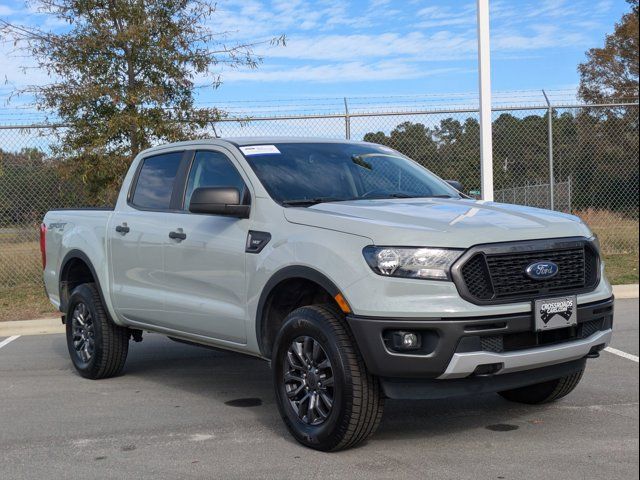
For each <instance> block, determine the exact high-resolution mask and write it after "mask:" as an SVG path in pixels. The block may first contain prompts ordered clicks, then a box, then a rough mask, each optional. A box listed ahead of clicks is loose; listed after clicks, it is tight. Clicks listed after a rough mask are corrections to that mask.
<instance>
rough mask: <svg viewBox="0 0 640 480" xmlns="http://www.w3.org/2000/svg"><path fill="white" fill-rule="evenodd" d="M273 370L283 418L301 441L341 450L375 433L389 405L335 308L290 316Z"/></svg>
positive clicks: (322, 307)
mask: <svg viewBox="0 0 640 480" xmlns="http://www.w3.org/2000/svg"><path fill="white" fill-rule="evenodd" d="M272 365H273V375H274V377H273V380H274V386H275V393H276V400H277V402H278V408H279V410H280V414H281V416H282V418H283V420H284V422H285V424H286V426H287V428H288V429H289V431H290V432H291V434H292V435H293V436H294V437H295V439H296V440H297V441H298V442H300V443H302V444H303V445H305V446H307V447H311V448H314V449H316V450H322V451H336V450H342V449H345V448H349V447H353V446H355V445H357V444H359V443H361V442H363V441H364V440H366V439H367V438H368V437H369V436H370V435H372V434H373V433H374V432H375V430H376V428H377V427H378V424H379V423H380V419H381V418H382V410H383V405H384V399H383V397H382V395H381V391H380V385H379V382H378V379H377V378H376V377H374V376H372V375H371V374H369V373H368V372H367V369H366V366H365V365H364V361H363V360H362V357H361V356H360V352H359V351H358V349H357V346H356V344H355V341H354V339H353V336H352V335H351V332H350V331H349V330H348V329H347V327H346V325H345V323H344V316H343V315H342V314H341V313H340V312H339V311H338V310H337V309H336V308H334V307H333V306H331V305H314V306H309V307H302V308H299V309H297V310H295V311H293V312H292V313H291V314H289V316H288V317H287V318H286V319H285V322H284V325H283V326H282V328H281V330H280V332H279V334H278V337H277V339H276V342H275V346H274V351H273V359H272Z"/></svg>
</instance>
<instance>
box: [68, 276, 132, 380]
mask: <svg viewBox="0 0 640 480" xmlns="http://www.w3.org/2000/svg"><path fill="white" fill-rule="evenodd" d="M66 319H67V320H66V333H67V348H68V350H69V355H70V357H71V361H72V362H73V366H74V367H75V368H76V370H77V371H78V373H80V375H82V376H83V377H85V378H92V379H99V378H107V377H113V376H115V375H117V374H119V373H120V372H121V371H122V368H123V367H124V364H125V361H126V359H127V353H128V351H129V331H128V330H127V329H126V328H123V327H120V326H118V325H116V324H114V323H113V322H112V321H111V320H110V319H109V318H108V317H107V313H106V311H105V308H104V305H103V304H102V300H101V299H100V294H99V293H98V289H97V288H96V286H95V284H93V283H85V284H82V285H79V286H78V287H76V288H75V289H74V290H73V293H72V294H71V296H70V297H69V304H68V309H67V317H66Z"/></svg>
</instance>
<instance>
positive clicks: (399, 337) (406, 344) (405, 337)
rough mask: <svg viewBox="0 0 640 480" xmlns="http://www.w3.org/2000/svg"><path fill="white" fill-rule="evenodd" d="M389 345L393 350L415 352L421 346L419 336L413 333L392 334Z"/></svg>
mask: <svg viewBox="0 0 640 480" xmlns="http://www.w3.org/2000/svg"><path fill="white" fill-rule="evenodd" d="M391 343H392V346H393V349H394V350H417V349H419V348H420V347H421V346H422V342H421V339H420V335H418V334H416V333H413V332H403V331H398V332H393V333H392V334H391Z"/></svg>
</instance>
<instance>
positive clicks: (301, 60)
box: [0, 0, 629, 114]
mask: <svg viewBox="0 0 640 480" xmlns="http://www.w3.org/2000/svg"><path fill="white" fill-rule="evenodd" d="M490 5H491V9H490V12H491V55H492V58H491V59H492V88H493V90H494V91H509V92H510V91H520V90H527V91H529V90H540V89H542V88H545V89H548V90H551V91H554V90H558V91H566V90H572V89H575V88H576V86H577V84H578V81H579V77H578V74H577V72H576V67H577V65H578V63H580V62H581V61H583V60H584V58H585V57H584V54H585V51H586V50H588V49H589V48H592V47H597V46H601V45H602V44H603V41H604V36H605V35H606V34H607V33H610V32H612V31H613V26H614V23H615V22H616V21H618V20H619V19H620V17H621V15H622V14H623V13H624V12H626V11H628V9H629V7H628V4H627V3H626V2H625V1H624V0H490ZM0 18H2V19H4V20H7V21H10V22H14V23H23V24H32V25H36V24H37V25H39V26H40V27H41V28H52V29H59V28H61V26H60V25H59V24H58V23H57V22H56V21H54V20H53V19H49V18H46V17H43V16H41V15H38V14H37V13H36V12H34V11H33V9H31V8H28V7H25V5H24V3H23V2H22V1H11V0H0ZM211 26H212V28H213V29H214V30H215V31H220V32H223V31H224V32H229V33H228V36H229V41H230V42H233V41H238V42H256V41H263V40H268V39H269V38H272V37H274V36H278V35H281V34H285V35H286V36H287V45H286V46H285V47H269V46H259V47H258V48H257V53H259V54H260V55H262V56H263V57H264V60H263V63H262V64H261V65H260V67H259V68H258V69H257V70H250V71H248V70H242V69H240V70H229V69H225V70H222V71H221V72H220V73H221V75H222V81H223V83H222V85H221V86H220V87H219V88H218V89H217V90H214V89H211V88H198V89H197V95H198V103H199V104H202V105H212V104H225V103H227V102H231V103H233V102H240V103H242V102H244V103H246V104H254V105H255V104H259V103H260V102H266V101H274V100H276V99H299V101H300V102H303V101H306V100H305V99H314V98H315V99H317V98H342V97H349V98H357V97H377V98H379V97H387V96H398V95H402V96H404V95H408V96H411V95H436V96H437V95H443V96H446V94H450V93H454V92H475V91H476V90H477V58H476V54H477V43H476V42H477V41H476V1H475V0H449V1H445V0H405V1H399V0H353V1H348V0H313V1H303V0H271V1H257V0H218V2H217V11H216V13H215V14H214V16H213V17H212V19H211ZM11 50H12V46H11V45H10V44H6V43H5V44H2V45H0V77H1V78H2V79H3V80H4V82H3V83H4V85H1V86H0V101H1V102H2V103H1V104H0V109H5V114H6V112H12V111H14V110H13V108H15V107H16V106H17V105H19V104H20V102H23V101H24V100H14V101H12V103H10V104H9V106H7V105H6V99H7V96H8V93H9V92H10V91H11V89H13V88H14V87H20V86H23V85H25V84H28V83H33V82H35V83H38V82H45V81H47V77H46V74H45V73H44V72H38V71H34V70H29V71H28V73H27V74H26V75H25V74H24V73H23V72H22V70H21V69H20V68H19V67H20V66H25V65H26V66H29V65H30V62H31V61H30V59H29V58H24V57H18V58H17V57H16V56H15V55H14V54H12V53H11ZM514 95H517V93H516V94H514ZM7 109H8V110H7ZM22 111H24V109H23V110H22Z"/></svg>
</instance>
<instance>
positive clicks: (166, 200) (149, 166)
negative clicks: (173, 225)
mask: <svg viewBox="0 0 640 480" xmlns="http://www.w3.org/2000/svg"><path fill="white" fill-rule="evenodd" d="M182 155H183V152H171V153H166V154H163V155H154V156H153V157H148V158H145V159H144V160H143V164H142V168H141V169H140V173H139V174H138V181H137V182H136V188H135V191H134V192H133V198H132V203H133V205H135V206H136V207H140V208H145V209H149V210H168V209H169V206H170V204H171V194H172V192H173V184H174V181H175V178H176V175H177V173H178V168H179V167H180V161H181V160H182Z"/></svg>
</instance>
